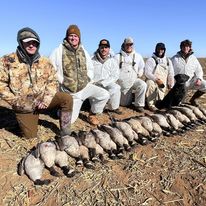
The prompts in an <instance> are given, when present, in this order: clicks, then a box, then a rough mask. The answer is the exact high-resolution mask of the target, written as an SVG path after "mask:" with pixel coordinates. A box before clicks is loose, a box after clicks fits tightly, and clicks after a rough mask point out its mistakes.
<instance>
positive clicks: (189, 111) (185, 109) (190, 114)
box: [172, 106, 200, 125]
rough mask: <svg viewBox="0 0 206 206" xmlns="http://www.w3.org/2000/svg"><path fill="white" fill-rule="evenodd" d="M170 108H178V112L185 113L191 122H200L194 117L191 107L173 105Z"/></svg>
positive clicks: (197, 123)
mask: <svg viewBox="0 0 206 206" xmlns="http://www.w3.org/2000/svg"><path fill="white" fill-rule="evenodd" d="M172 108H174V109H176V110H179V111H180V112H182V113H183V114H185V115H186V116H187V117H188V118H189V119H190V121H191V122H193V123H194V124H196V125H200V123H199V122H198V118H197V117H196V115H195V114H194V112H193V111H192V109H190V108H188V107H182V106H174V107H172Z"/></svg>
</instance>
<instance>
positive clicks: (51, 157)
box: [37, 141, 60, 177]
mask: <svg viewBox="0 0 206 206" xmlns="http://www.w3.org/2000/svg"><path fill="white" fill-rule="evenodd" d="M37 151H38V153H37V155H38V156H37V157H38V158H41V159H42V161H43V162H44V164H45V166H46V168H47V169H48V170H49V172H50V174H51V175H53V176H55V177H59V176H60V174H59V173H58V172H57V171H56V170H55V168H54V165H55V158H56V145H55V144H54V143H53V142H50V141H48V142H42V143H39V144H38V145H37Z"/></svg>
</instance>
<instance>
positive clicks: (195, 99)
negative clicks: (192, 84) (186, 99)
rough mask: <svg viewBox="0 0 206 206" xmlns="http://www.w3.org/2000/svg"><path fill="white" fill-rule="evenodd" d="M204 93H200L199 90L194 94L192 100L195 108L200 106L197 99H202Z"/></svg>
mask: <svg viewBox="0 0 206 206" xmlns="http://www.w3.org/2000/svg"><path fill="white" fill-rule="evenodd" d="M204 93H205V92H202V91H200V90H197V91H196V92H195V93H194V94H193V96H192V98H191V99H190V103H191V105H193V106H198V105H199V104H198V102H197V99H198V98H199V97H201V96H202V95H203V94H204Z"/></svg>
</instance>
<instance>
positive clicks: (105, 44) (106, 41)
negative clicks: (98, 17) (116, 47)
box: [99, 39, 110, 48]
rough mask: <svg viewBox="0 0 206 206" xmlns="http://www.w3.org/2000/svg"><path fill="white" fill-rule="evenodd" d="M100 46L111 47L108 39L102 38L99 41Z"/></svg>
mask: <svg viewBox="0 0 206 206" xmlns="http://www.w3.org/2000/svg"><path fill="white" fill-rule="evenodd" d="M100 46H108V47H109V48H110V43H109V41H108V40H107V39H102V40H101V41H100V42H99V47H100Z"/></svg>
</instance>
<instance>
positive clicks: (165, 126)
mask: <svg viewBox="0 0 206 206" xmlns="http://www.w3.org/2000/svg"><path fill="white" fill-rule="evenodd" d="M150 117H151V118H152V119H153V120H154V121H155V122H156V123H157V124H159V126H160V127H161V128H162V130H163V135H165V136H170V134H176V133H177V132H176V131H174V130H173V129H172V127H171V126H170V124H169V123H168V121H167V118H166V117H165V116H164V115H162V114H159V113H154V114H151V115H150Z"/></svg>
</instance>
